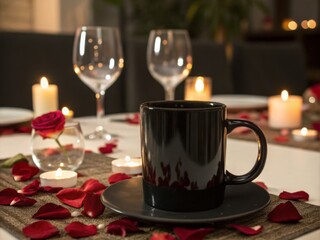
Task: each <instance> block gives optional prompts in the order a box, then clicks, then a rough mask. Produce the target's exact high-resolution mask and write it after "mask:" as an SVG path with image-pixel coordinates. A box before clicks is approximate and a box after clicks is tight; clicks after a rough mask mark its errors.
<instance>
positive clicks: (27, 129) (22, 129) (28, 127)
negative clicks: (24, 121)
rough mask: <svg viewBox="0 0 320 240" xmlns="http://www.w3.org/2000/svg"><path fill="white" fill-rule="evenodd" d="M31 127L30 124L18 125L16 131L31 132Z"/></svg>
mask: <svg viewBox="0 0 320 240" xmlns="http://www.w3.org/2000/svg"><path fill="white" fill-rule="evenodd" d="M31 131H32V128H31V127H30V126H19V127H17V132H19V133H31Z"/></svg>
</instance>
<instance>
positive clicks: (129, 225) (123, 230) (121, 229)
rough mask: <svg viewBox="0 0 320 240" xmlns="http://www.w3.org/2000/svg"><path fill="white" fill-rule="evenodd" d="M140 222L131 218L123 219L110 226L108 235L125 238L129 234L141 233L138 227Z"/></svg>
mask: <svg viewBox="0 0 320 240" xmlns="http://www.w3.org/2000/svg"><path fill="white" fill-rule="evenodd" d="M137 224H138V222H137V221H134V220H131V219H129V218H121V219H118V220H115V221H113V222H111V223H109V224H108V226H107V233H109V234H112V235H118V236H122V237H125V236H126V235H127V232H141V231H142V230H141V229H139V228H138V227H137Z"/></svg>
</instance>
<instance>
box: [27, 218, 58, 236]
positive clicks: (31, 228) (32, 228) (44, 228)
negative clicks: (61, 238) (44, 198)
mask: <svg viewBox="0 0 320 240" xmlns="http://www.w3.org/2000/svg"><path fill="white" fill-rule="evenodd" d="M22 232H23V234H24V235H26V236H27V237H29V238H31V239H47V238H50V237H53V236H56V235H59V230H58V229H57V228H56V227H55V226H53V225H52V224H51V223H49V222H47V221H43V220H40V221H37V222H34V223H31V224H29V225H28V226H26V227H24V228H23V229H22Z"/></svg>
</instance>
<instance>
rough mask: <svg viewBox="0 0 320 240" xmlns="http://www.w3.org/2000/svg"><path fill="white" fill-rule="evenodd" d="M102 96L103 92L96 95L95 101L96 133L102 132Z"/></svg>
mask: <svg viewBox="0 0 320 240" xmlns="http://www.w3.org/2000/svg"><path fill="white" fill-rule="evenodd" d="M104 94H105V91H103V90H102V91H100V92H97V93H96V99H97V125H98V126H97V127H96V130H97V131H102V130H103V126H102V122H101V121H102V117H103V116H104Z"/></svg>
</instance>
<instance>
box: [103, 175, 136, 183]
mask: <svg viewBox="0 0 320 240" xmlns="http://www.w3.org/2000/svg"><path fill="white" fill-rule="evenodd" d="M129 178H131V177H130V176H129V175H127V174H125V173H115V174H112V175H111V176H110V177H109V178H108V181H109V183H110V184H114V183H116V182H120V181H122V180H126V179H129Z"/></svg>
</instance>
